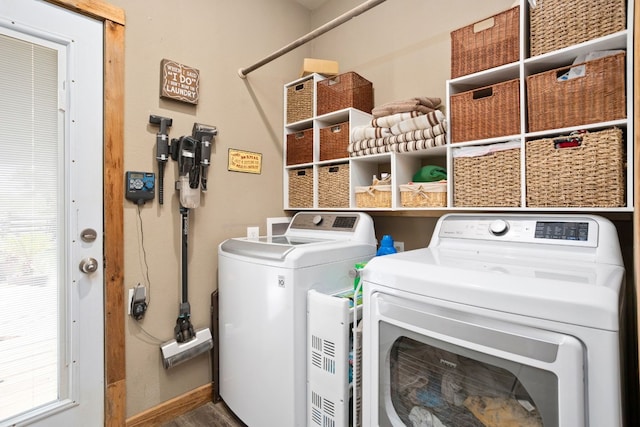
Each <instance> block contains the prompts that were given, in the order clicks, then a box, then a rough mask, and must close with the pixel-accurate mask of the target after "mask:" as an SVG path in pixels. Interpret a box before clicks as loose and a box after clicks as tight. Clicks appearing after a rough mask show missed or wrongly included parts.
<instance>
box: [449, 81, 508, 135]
mask: <svg viewBox="0 0 640 427" xmlns="http://www.w3.org/2000/svg"><path fill="white" fill-rule="evenodd" d="M450 108H451V142H464V141H474V140H478V139H485V138H493V137H497V136H506V135H515V134H518V133H520V79H515V80H509V81H506V82H501V83H497V84H494V85H491V86H485V87H482V88H479V89H475V90H470V91H467V92H462V93H458V94H455V95H451V102H450Z"/></svg>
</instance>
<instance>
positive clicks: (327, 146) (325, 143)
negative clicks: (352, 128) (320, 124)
mask: <svg viewBox="0 0 640 427" xmlns="http://www.w3.org/2000/svg"><path fill="white" fill-rule="evenodd" d="M348 147H349V122H344V123H339V124H337V125H333V126H328V127H324V128H321V129H320V161H324V160H334V159H343V158H347V157H349V151H348V150H347V148H348Z"/></svg>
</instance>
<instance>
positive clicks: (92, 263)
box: [80, 258, 98, 274]
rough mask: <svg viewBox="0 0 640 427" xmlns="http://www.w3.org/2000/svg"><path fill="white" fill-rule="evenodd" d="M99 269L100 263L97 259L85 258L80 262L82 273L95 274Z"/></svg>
mask: <svg viewBox="0 0 640 427" xmlns="http://www.w3.org/2000/svg"><path fill="white" fill-rule="evenodd" d="M97 269H98V261H96V259H95V258H85V259H83V260H82V261H80V271H82V272H83V273H86V274H91V273H94V272H95V271H96V270H97Z"/></svg>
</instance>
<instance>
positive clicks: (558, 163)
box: [525, 128, 625, 207]
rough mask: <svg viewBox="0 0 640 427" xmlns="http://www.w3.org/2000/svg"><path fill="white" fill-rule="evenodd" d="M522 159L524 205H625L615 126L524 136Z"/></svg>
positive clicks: (618, 135) (620, 139)
mask: <svg viewBox="0 0 640 427" xmlns="http://www.w3.org/2000/svg"><path fill="white" fill-rule="evenodd" d="M525 159H526V160H525V165H526V166H525V169H526V183H527V206H528V207H547V206H550V207H621V206H624V205H625V192H624V188H625V178H624V175H625V166H624V149H623V137H622V131H621V130H620V129H618V128H610V129H606V130H603V131H599V132H588V133H583V134H574V135H569V136H561V137H557V138H545V139H539V140H535V141H528V142H527V143H526V145H525Z"/></svg>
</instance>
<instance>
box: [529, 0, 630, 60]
mask: <svg viewBox="0 0 640 427" xmlns="http://www.w3.org/2000/svg"><path fill="white" fill-rule="evenodd" d="M529 21H530V30H529V34H530V39H531V40H530V50H531V56H536V55H541V54H543V53H547V52H552V51H554V50H558V49H562V48H564V47H567V46H571V45H574V44H578V43H582V42H585V41H587V40H593V39H596V38H598V37H602V36H606V35H608V34H612V33H615V32H618V31H622V30H624V29H625V28H626V24H627V18H626V1H625V0H571V1H567V0H536V5H535V7H530V8H529Z"/></svg>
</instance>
